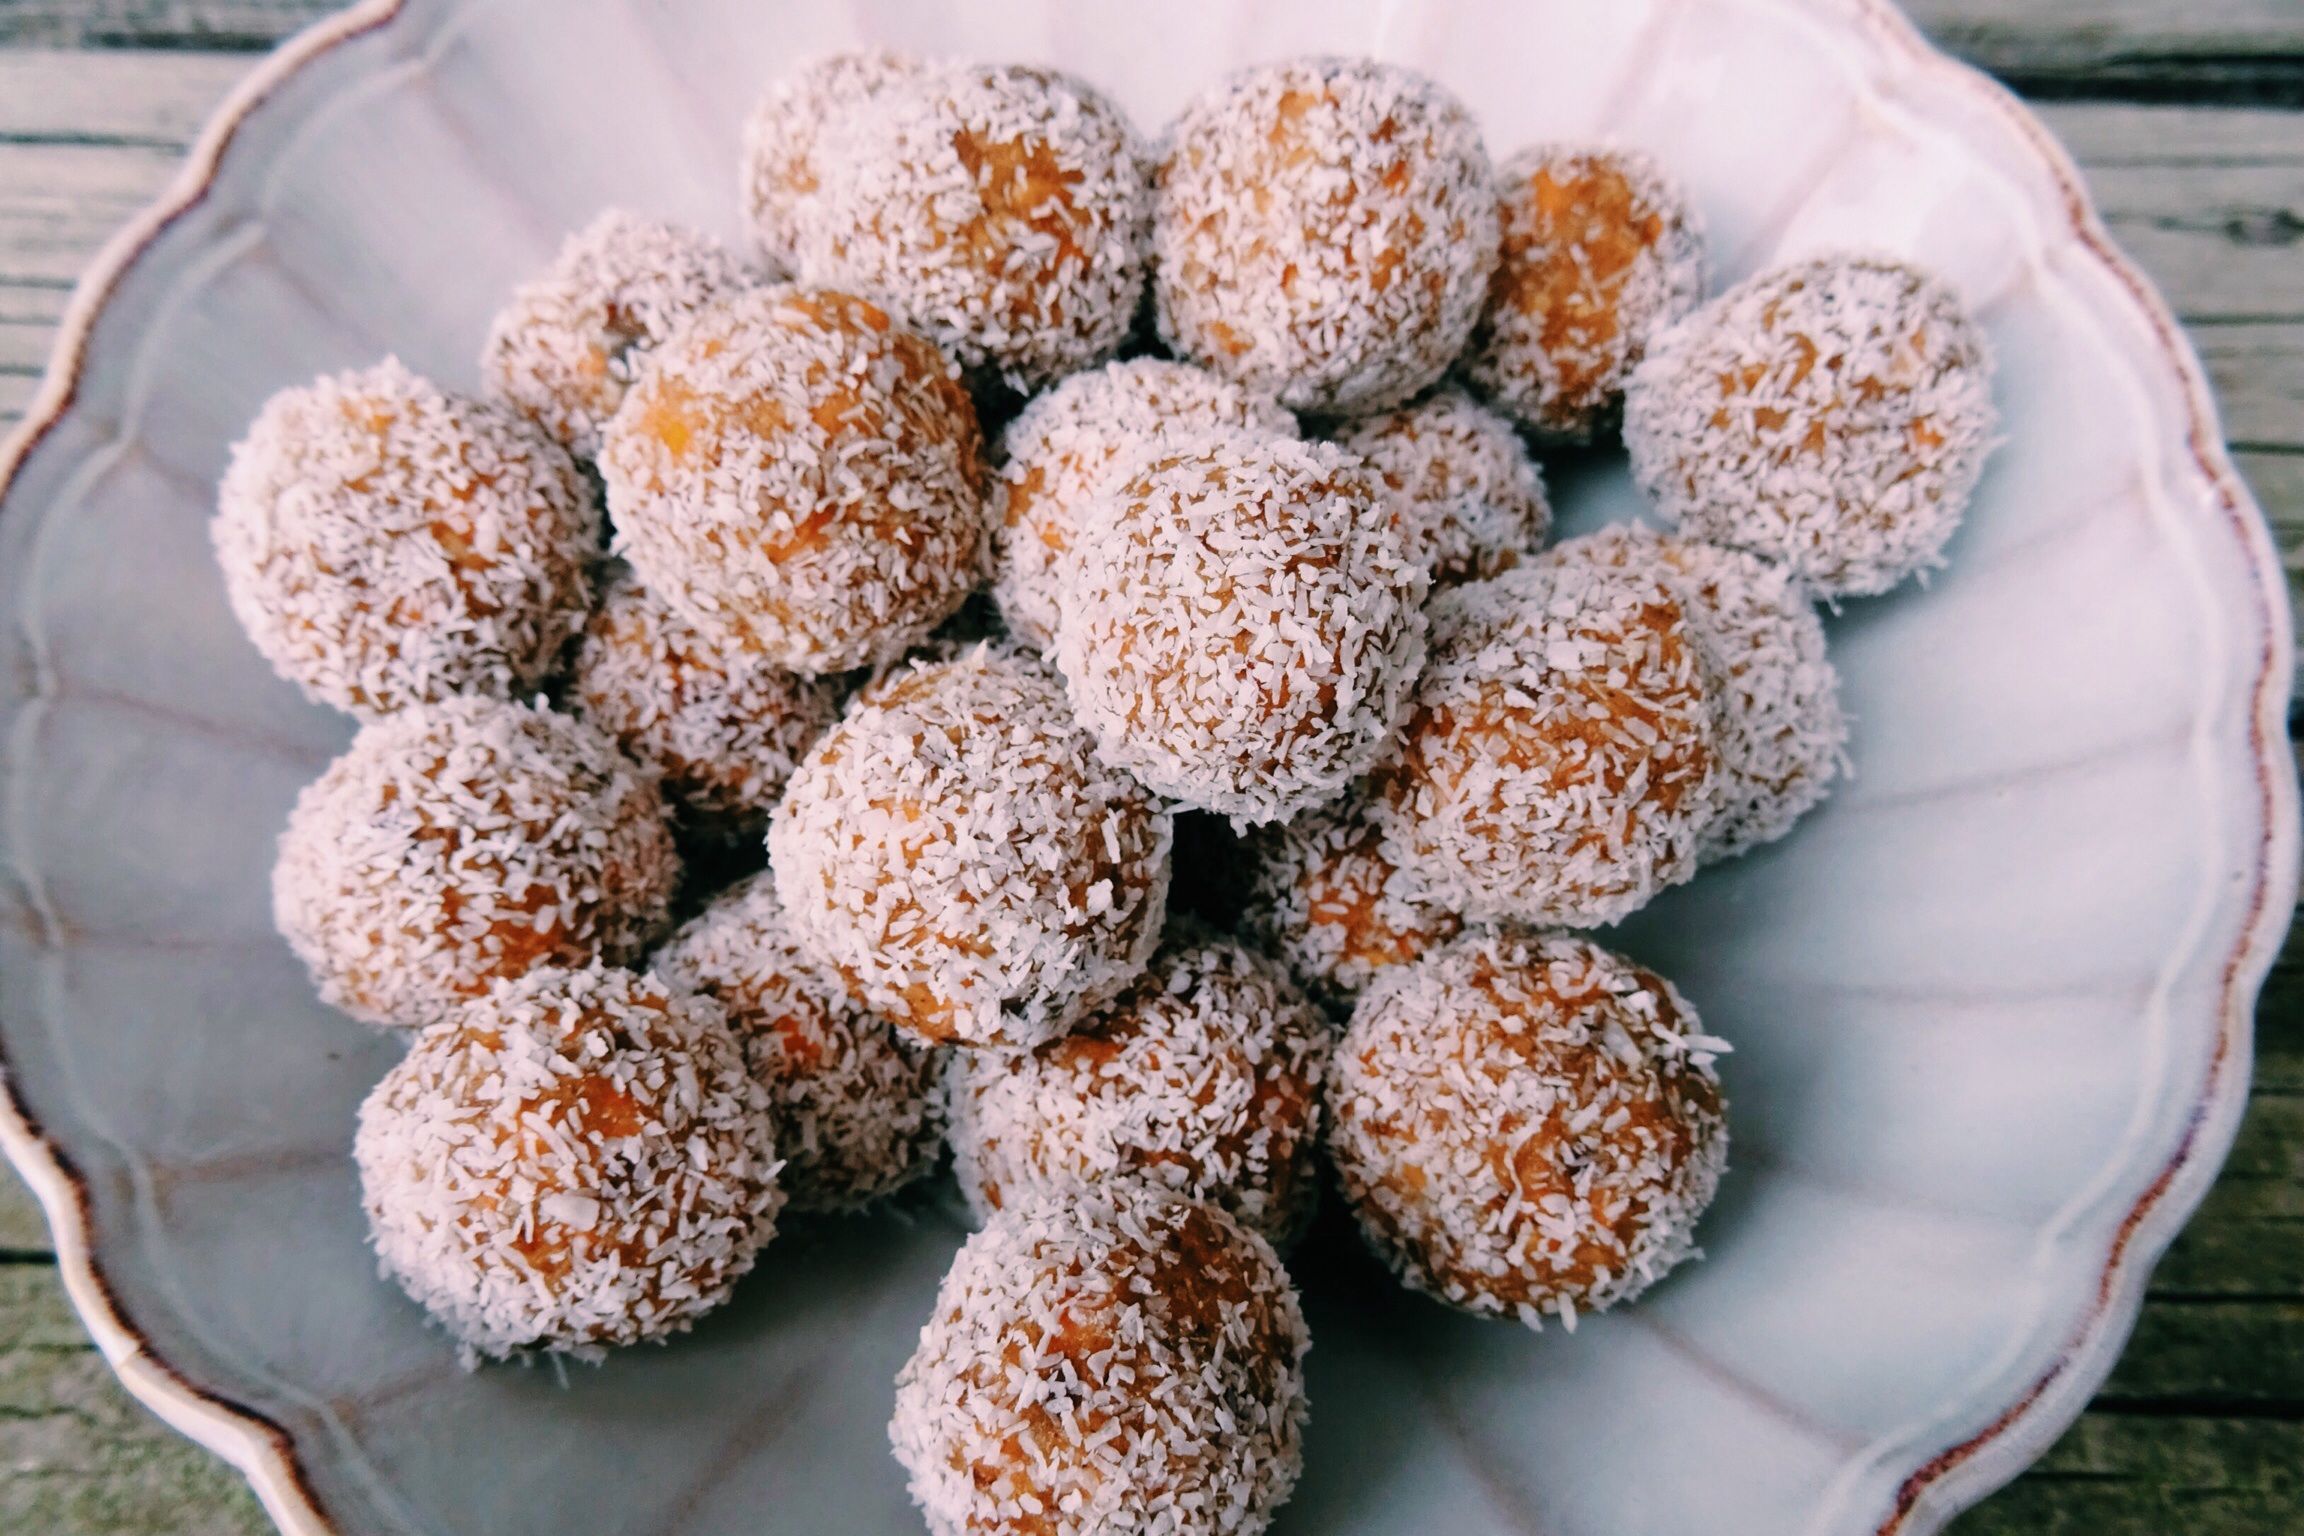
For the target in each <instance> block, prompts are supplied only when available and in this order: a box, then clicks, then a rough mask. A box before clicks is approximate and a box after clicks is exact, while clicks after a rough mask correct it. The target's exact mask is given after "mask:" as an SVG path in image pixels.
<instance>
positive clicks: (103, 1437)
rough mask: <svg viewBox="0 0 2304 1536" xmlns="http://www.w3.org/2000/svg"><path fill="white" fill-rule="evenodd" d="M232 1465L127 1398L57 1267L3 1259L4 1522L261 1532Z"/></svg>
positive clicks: (145, 1531)
mask: <svg viewBox="0 0 2304 1536" xmlns="http://www.w3.org/2000/svg"><path fill="white" fill-rule="evenodd" d="M271 1529H272V1525H271V1522H270V1521H268V1520H267V1519H265V1517H264V1513H263V1511H262V1509H261V1508H259V1507H258V1505H257V1503H256V1498H255V1495H253V1494H252V1493H250V1492H249V1491H248V1487H247V1485H246V1484H245V1483H243V1482H242V1481H241V1480H240V1476H239V1474H238V1473H236V1472H234V1471H233V1470H232V1469H231V1468H230V1467H229V1466H227V1465H225V1464H224V1463H223V1462H221V1461H219V1460H217V1459H216V1458H215V1457H214V1456H212V1455H210V1454H209V1453H208V1452H206V1451H204V1450H202V1449H201V1448H200V1447H198V1446H196V1445H194V1444H193V1443H192V1442H190V1441H189V1440H185V1439H183V1438H181V1437H180V1436H178V1435H177V1434H176V1432H175V1431H174V1430H171V1429H169V1428H168V1427H167V1426H166V1425H164V1424H162V1423H161V1422H160V1421H159V1420H158V1419H156V1418H154V1417H152V1415H151V1414H149V1413H147V1412H145V1411H144V1409H143V1408H142V1407H141V1406H139V1405H138V1404H137V1403H136V1402H135V1400H134V1399H132V1398H130V1397H129V1396H128V1394H127V1392H126V1391H125V1390H123V1389H122V1387H121V1386H120V1383H119V1382H118V1381H117V1380H115V1379H114V1377H113V1375H112V1373H111V1371H110V1370H109V1369H107V1368H106V1366H105V1364H104V1360H103V1357H102V1356H101V1355H99V1354H98V1353H97V1352H96V1348H95V1346H94V1345H93V1344H91V1343H90V1342H89V1340H88V1335H87V1333H86V1331H85V1330H83V1329H82V1328H81V1326H80V1321H79V1319H78V1318H76V1317H74V1316H73V1315H72V1309H71V1307H70V1305H69V1304H68V1303H67V1302H66V1301H65V1298H64V1286H63V1282H62V1281H61V1280H60V1279H59V1278H58V1277H57V1274H56V1272H55V1271H54V1270H53V1269H49V1268H45V1267H40V1266H35V1265H26V1264H14V1265H0V1531H20V1532H23V1533H25V1536H32V1533H35V1532H38V1533H42V1536H48V1533H57V1536H65V1533H69V1536H152V1533H154V1532H160V1531H167V1532H171V1533H176V1536H263V1533H266V1532H269V1531H270V1530H271Z"/></svg>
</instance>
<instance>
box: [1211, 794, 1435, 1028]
mask: <svg viewBox="0 0 2304 1536" xmlns="http://www.w3.org/2000/svg"><path fill="white" fill-rule="evenodd" d="M1256 841H1257V849H1256V851H1257V854H1258V855H1259V857H1258V858H1257V860H1256V862H1255V865H1254V870H1255V873H1254V876H1253V884H1252V886H1251V891H1250V896H1249V900H1248V910H1247V911H1246V912H1245V913H1244V914H1243V916H1242V919H1241V922H1242V926H1243V928H1244V929H1245V931H1247V932H1248V933H1250V934H1252V935H1253V936H1254V937H1255V938H1256V939H1258V940H1259V941H1260V942H1262V943H1263V944H1264V945H1265V946H1266V947H1267V948H1269V949H1270V950H1271V951H1272V952H1273V953H1274V954H1276V955H1278V956H1279V957H1280V958H1281V959H1282V960H1284V961H1286V962H1287V963H1288V966H1289V968H1290V969H1292V970H1293V971H1294V972H1295V973H1296V977H1297V979H1298V980H1299V981H1301V982H1303V983H1304V987H1305V990H1307V991H1308V992H1310V993H1311V994H1312V995H1313V997H1315V998H1317V999H1318V1000H1319V1001H1320V1003H1321V1005H1322V1006H1323V1007H1325V1008H1327V1009H1328V1010H1329V1011H1330V1012H1331V1013H1334V1014H1337V1015H1339V1016H1342V1015H1345V1014H1349V1013H1350V1012H1351V1011H1352V1004H1353V1002H1354V1000H1355V999H1357V998H1358V997H1359V995H1360V993H1361V991H1362V990H1363V989H1365V988H1366V987H1367V986H1368V984H1369V983H1370V982H1372V981H1374V980H1375V979H1376V978H1377V977H1378V976H1381V975H1382V974H1384V972H1386V971H1388V970H1390V969H1392V968H1393V967H1394V966H1399V965H1406V964H1407V963H1408V962H1409V961H1411V960H1413V959H1415V958H1416V957H1417V956H1418V955H1421V954H1423V953H1424V952H1425V951H1426V950H1428V949H1432V948H1435V947H1437V946H1439V945H1441V944H1445V943H1447V942H1448V941H1449V940H1450V939H1452V938H1454V937H1455V936H1456V934H1457V933H1458V931H1459V930H1461V929H1462V928H1463V926H1464V925H1463V923H1462V921H1461V920H1460V919H1458V918H1457V917H1456V915H1455V914H1454V913H1452V912H1449V911H1447V910H1445V909H1443V908H1440V907H1433V906H1427V905H1425V904H1424V903H1422V902H1420V901H1418V900H1416V899H1415V897H1414V895H1413V894H1412V886H1411V882H1409V881H1408V880H1407V879H1406V878H1405V877H1403V876H1402V875H1401V873H1400V871H1399V869H1398V868H1396V867H1395V866H1394V865H1393V863H1392V861H1391V860H1390V859H1389V858H1387V857H1386V856H1385V854H1384V839H1383V836H1382V834H1381V833H1379V832H1378V831H1377V830H1376V825H1375V823H1374V822H1372V821H1371V820H1369V818H1368V810H1367V805H1366V802H1365V801H1364V800H1363V799H1362V798H1361V797H1360V796H1359V795H1357V794H1355V795H1353V796H1351V797H1350V798H1348V799H1346V800H1344V801H1341V802H1339V803H1338V804H1335V805H1332V806H1324V807H1322V808H1321V809H1319V810H1316V811H1307V812H1306V813H1304V814H1303V815H1301V816H1299V817H1297V818H1296V819H1295V820H1294V821H1291V822H1288V823H1287V824H1286V825H1284V826H1279V827H1273V828H1268V829H1266V830H1265V831H1264V832H1263V833H1262V834H1261V835H1260V836H1259V837H1258V838H1257V840H1256Z"/></svg>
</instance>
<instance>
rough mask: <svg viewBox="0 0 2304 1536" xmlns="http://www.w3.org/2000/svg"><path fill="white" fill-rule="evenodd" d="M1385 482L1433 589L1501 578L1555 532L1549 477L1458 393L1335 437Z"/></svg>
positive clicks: (1512, 434) (1507, 426)
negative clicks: (1548, 496)
mask: <svg viewBox="0 0 2304 1536" xmlns="http://www.w3.org/2000/svg"><path fill="white" fill-rule="evenodd" d="M1336 442H1337V444H1338V445H1339V446H1340V447H1343V448H1345V449H1348V450H1349V451H1351V452H1353V453H1356V454H1358V455H1359V456H1360V457H1361V458H1362V459H1365V460H1366V461H1367V462H1368V465H1369V467H1370V468H1372V469H1374V470H1375V471H1376V472H1377V473H1378V474H1380V475H1382V476H1383V477H1384V483H1385V484H1386V486H1388V487H1389V488H1390V489H1391V492H1392V498H1393V506H1394V507H1395V508H1396V509H1397V510H1398V513H1399V516H1400V520H1401V522H1402V523H1403V525H1404V526H1405V527H1406V529H1407V531H1408V534H1409V539H1410V544H1409V547H1410V548H1411V549H1412V550H1414V551H1417V552H1418V553H1419V554H1420V555H1421V557H1422V558H1424V559H1425V560H1427V561H1428V562H1429V563H1430V565H1431V567H1432V582H1433V585H1434V586H1454V585H1455V584H1457V583H1458V582H1465V581H1479V580H1483V579H1485V578H1487V577H1490V576H1495V575H1499V574H1501V573H1502V572H1504V571H1508V570H1510V569H1511V568H1512V567H1513V566H1515V565H1518V564H1519V563H1520V561H1521V559H1522V558H1523V557H1525V556H1527V555H1531V554H1534V553H1535V552H1536V550H1537V549H1539V548H1540V547H1542V545H1543V543H1544V536H1545V534H1547V533H1549V532H1550V531H1551V528H1552V504H1551V503H1550V502H1549V501H1547V500H1545V497H1544V478H1543V476H1542V475H1541V474H1540V473H1539V472H1538V471H1537V468H1536V461H1535V460H1534V459H1532V458H1530V457H1529V456H1528V447H1527V445H1526V444H1525V443H1523V442H1521V441H1520V434H1519V433H1518V432H1517V431H1515V430H1514V429H1513V426H1512V423H1511V422H1509V421H1506V420H1505V419H1504V418H1503V417H1501V416H1499V415H1497V414H1496V413H1495V412H1494V411H1492V410H1489V409H1488V408H1487V407H1486V406H1484V405H1482V404H1481V403H1480V402H1479V401H1477V400H1475V399H1473V398H1472V397H1471V396H1470V395H1468V394H1466V393H1465V392H1464V391H1463V390H1461V389H1458V388H1456V387H1454V386H1449V387H1447V388H1444V389H1439V390H1435V391H1434V392H1433V393H1432V394H1431V395H1429V396H1427V397H1426V398H1424V399H1422V400H1419V401H1418V402H1416V403H1415V404H1414V405H1407V406H1402V407H1401V408H1400V409H1399V410H1396V411H1387V412H1385V413H1384V414H1383V415H1380V416H1370V417H1366V418H1364V419H1362V420H1360V421H1356V422H1352V423H1350V424H1349V425H1347V426H1345V427H1344V428H1343V429H1342V430H1340V431H1339V432H1337V434H1336Z"/></svg>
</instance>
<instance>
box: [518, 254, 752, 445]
mask: <svg viewBox="0 0 2304 1536" xmlns="http://www.w3.org/2000/svg"><path fill="white" fill-rule="evenodd" d="M751 281H752V275H751V274H750V273H748V272H746V271H745V270H744V264H743V262H741V261H739V260H738V259H737V258H736V255H735V253H734V252H732V251H730V250H728V248H727V247H725V246H723V245H722V244H721V243H720V242H719V241H717V240H715V239H713V238H712V237H711V236H709V235H705V234H701V233H699V232H697V231H696V230H693V229H687V228H683V227H682V226H680V225H678V224H668V223H665V222H664V221H663V220H661V219H651V218H646V217H643V216H642V215H640V214H636V213H631V212H627V211H625V210H623V209H610V210H609V211H608V212H606V213H603V214H601V215H600V216H599V217H598V218H596V219H594V220H593V221H592V222H591V223H590V224H588V225H586V226H585V227H584V228H583V229H581V230H579V231H577V232H576V233H575V234H573V235H571V236H569V237H568V240H567V243H566V244H564V245H562V246H561V247H560V254H559V255H558V256H557V257H556V258H555V259H554V260H553V262H552V265H551V266H550V267H549V268H547V269H546V270H545V272H544V274H543V275H542V276H541V277H538V278H537V279H536V280H535V281H533V282H530V283H528V284H526V285H524V286H522V287H521V288H520V289H519V290H518V291H517V292H515V293H514V294H513V295H512V302H511V303H509V304H508V305H506V306H505V307H504V309H503V310H502V312H500V313H499V314H498V315H497V316H496V319H495V321H494V323H493V324H491V325H490V326H489V329H488V341H487V344H486V346H485V347H484V348H483V349H482V351H481V354H480V374H481V377H482V378H483V379H484V380H486V381H487V385H488V392H489V393H490V394H491V395H493V396H495V397H496V398H497V399H499V400H501V401H503V402H504V403H505V404H507V405H509V406H511V407H513V408H514V409H515V410H517V411H519V412H520V413H521V414H522V415H524V416H526V417H528V419H529V420H531V421H533V422H535V423H536V424H537V425H538V426H540V427H542V428H543V429H544V430H545V431H546V432H549V433H550V434H551V435H552V436H553V438H554V439H556V440H557V441H558V442H560V443H561V444H562V445H564V446H565V447H566V448H567V449H568V450H569V451H570V452H571V453H574V454H575V455H576V456H577V457H578V458H583V459H590V458H595V457H597V456H598V454H599V452H600V428H601V425H602V423H604V422H606V421H607V420H608V418H609V417H611V416H613V415H615V414H616V407H618V406H619V405H622V404H623V403H624V395H625V392H626V391H627V390H629V389H630V388H631V387H632V380H633V378H634V376H635V375H636V374H637V373H638V372H639V369H640V363H641V361H642V359H644V358H646V357H647V355H648V353H649V351H650V350H651V349H652V348H654V347H655V346H657V345H658V344H659V343H661V342H662V341H663V340H664V338H665V337H667V336H669V335H671V334H672V332H673V331H674V330H676V329H678V328H679V327H680V326H681V325H683V324H685V323H686V322H687V321H689V320H690V319H692V318H694V317H695V316H696V315H697V314H698V313H699V312H700V311H702V310H703V309H704V308H705V307H706V306H707V305H710V304H713V303H715V302H717V301H718V300H720V299H723V298H725V297H727V296H728V295H730V294H732V293H736V292H738V291H739V290H741V289H743V288H744V287H746V286H748V285H749V284H750V283H751Z"/></svg>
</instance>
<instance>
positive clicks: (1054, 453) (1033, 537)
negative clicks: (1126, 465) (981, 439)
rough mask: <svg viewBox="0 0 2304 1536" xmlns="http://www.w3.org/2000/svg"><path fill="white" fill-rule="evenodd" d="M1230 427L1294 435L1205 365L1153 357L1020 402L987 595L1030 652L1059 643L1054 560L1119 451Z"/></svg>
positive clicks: (1278, 416) (1283, 417)
mask: <svg viewBox="0 0 2304 1536" xmlns="http://www.w3.org/2000/svg"><path fill="white" fill-rule="evenodd" d="M1226 431H1238V432H1244V433H1248V434H1250V435H1252V436H1256V437H1267V438H1270V437H1294V436H1296V435H1297V427H1296V418H1295V417H1293V416H1291V415H1289V414H1288V412H1286V411H1284V410H1282V409H1281V408H1280V407H1279V405H1277V404H1276V403H1274V402H1273V401H1270V400H1268V399H1265V398H1263V397H1262V396H1259V395H1255V394H1252V393H1250V392H1249V391H1248V390H1246V389H1243V388H1242V387H1241V386H1239V385H1237V384H1235V383H1233V382H1232V381H1231V380H1229V379H1224V378H1219V377H1218V376H1217V375H1215V374H1213V373H1210V372H1208V371H1207V370H1206V369H1205V368H1195V367H1193V366H1192V365H1191V364H1189V363H1172V362H1167V361H1165V360H1163V359H1160V358H1150V357H1146V358H1137V359H1135V360H1133V361H1130V362H1125V363H1107V364H1105V365H1104V366H1103V367H1102V368H1099V369H1095V370H1093V371H1091V372H1088V373H1080V374H1075V375H1073V376H1072V377H1071V378H1069V379H1066V380H1065V381H1064V382H1063V383H1061V384H1059V385H1057V386H1056V387H1055V388H1054V389H1051V390H1049V391H1048V392H1047V393H1046V394H1044V395H1041V396H1039V397H1038V398H1036V399H1035V400H1033V401H1032V403H1031V404H1029V405H1027V406H1025V407H1024V409H1023V411H1022V412H1021V413H1020V414H1019V415H1018V416H1017V417H1016V419H1015V420H1014V421H1012V422H1010V423H1009V424H1008V430H1007V432H1006V433H1005V434H1004V435H1003V438H1002V445H1001V446H1002V453H1001V458H1002V463H1001V465H1000V474H999V478H998V479H997V480H995V481H994V482H993V486H992V498H991V502H992V504H991V514H992V566H993V587H992V591H993V595H994V596H995V597H996V598H998V600H999V603H1000V615H1001V617H1002V618H1003V619H1005V620H1006V621H1007V624H1008V631H1009V633H1010V634H1012V635H1013V636H1015V637H1016V639H1017V640H1019V641H1021V642H1022V643H1024V644H1026V645H1029V646H1031V647H1032V648H1034V649H1035V650H1043V651H1044V650H1046V649H1048V647H1049V645H1050V643H1051V642H1052V641H1053V640H1054V639H1055V635H1056V595H1057V588H1058V586H1059V579H1058V572H1057V567H1058V564H1059V562H1060V561H1061V560H1062V558H1063V555H1064V552H1065V550H1066V549H1067V548H1068V547H1069V546H1070V544H1071V541H1072V532H1073V529H1074V528H1075V526H1077V524H1078V523H1079V521H1080V519H1081V517H1082V516H1083V509H1084V508H1085V507H1086V505H1087V503H1088V500H1089V498H1090V496H1091V495H1093V494H1094V492H1095V490H1096V485H1097V481H1098V480H1099V478H1101V476H1102V475H1103V474H1104V473H1105V472H1106V471H1108V470H1109V469H1110V468H1111V467H1112V464H1113V462H1114V461H1115V460H1116V459H1118V458H1119V457H1120V456H1121V454H1122V453H1123V452H1124V451H1126V450H1128V449H1129V448H1132V447H1134V446H1136V445H1138V444H1141V443H1144V442H1147V441H1150V440H1152V439H1155V438H1162V439H1166V438H1175V437H1185V436H1192V435H1197V434H1201V433H1208V432H1226Z"/></svg>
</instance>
